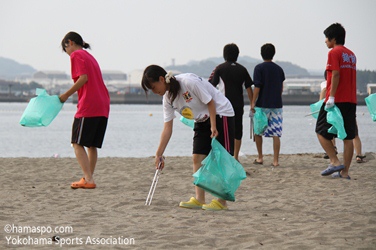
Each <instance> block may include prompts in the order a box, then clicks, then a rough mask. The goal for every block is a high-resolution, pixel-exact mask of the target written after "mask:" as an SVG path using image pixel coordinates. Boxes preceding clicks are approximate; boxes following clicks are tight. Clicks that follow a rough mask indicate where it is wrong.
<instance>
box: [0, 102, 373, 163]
mask: <svg viewBox="0 0 376 250" xmlns="http://www.w3.org/2000/svg"><path fill="white" fill-rule="evenodd" d="M26 106H27V103H0V117H1V123H0V135H1V141H2V143H1V144H0V158H4V157H75V155H74V152H73V148H71V143H70V137H71V127H72V122H73V116H74V114H75V112H76V105H75V104H72V103H66V104H64V106H63V109H62V110H61V111H60V113H59V115H58V116H57V117H56V118H55V120H54V121H53V122H52V123H51V124H50V125H49V126H47V127H38V128H29V127H22V126H21V125H20V124H19V120H20V118H21V115H22V113H23V111H24V110H25V108H26ZM248 108H249V106H248V105H246V106H245V112H244V117H243V139H242V148H241V155H256V154H257V151H256V146H255V143H254V142H253V140H251V139H250V131H249V128H250V126H249V117H248ZM309 113H310V109H309V106H308V105H306V106H284V108H283V132H282V133H283V134H282V137H281V152H280V153H281V154H304V153H321V152H323V149H322V148H321V146H320V144H319V142H318V139H317V136H316V134H315V132H314V129H315V123H316V119H314V118H313V117H312V116H306V115H307V114H309ZM179 118H180V116H179V114H176V119H174V128H173V135H172V137H171V139H170V142H169V145H168V146H167V148H166V151H165V156H190V155H191V153H192V137H193V131H192V129H191V128H189V127H188V126H186V125H184V124H183V123H181V122H180V121H179ZM357 122H358V127H359V136H360V138H361V141H362V145H363V153H366V152H375V151H376V126H375V122H373V121H372V119H371V116H370V114H369V112H368V109H367V107H366V106H358V107H357ZM162 128H163V110H162V105H129V104H117V105H111V111H110V117H109V121H108V127H107V131H106V135H105V139H104V143H103V146H102V149H99V151H98V155H99V157H150V156H154V154H155V151H156V149H157V147H158V143H159V138H160V133H161V131H162ZM263 141H264V145H263V152H264V154H271V153H272V152H273V151H272V139H271V138H264V140H263ZM337 148H338V150H339V152H342V150H343V143H342V142H341V141H340V140H339V139H337Z"/></svg>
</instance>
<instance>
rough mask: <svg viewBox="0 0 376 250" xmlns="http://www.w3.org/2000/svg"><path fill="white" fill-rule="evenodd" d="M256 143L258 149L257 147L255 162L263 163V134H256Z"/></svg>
mask: <svg viewBox="0 0 376 250" xmlns="http://www.w3.org/2000/svg"><path fill="white" fill-rule="evenodd" d="M255 143H256V149H257V159H256V160H255V162H254V163H256V164H257V163H263V160H264V159H263V154H262V136H261V135H255Z"/></svg>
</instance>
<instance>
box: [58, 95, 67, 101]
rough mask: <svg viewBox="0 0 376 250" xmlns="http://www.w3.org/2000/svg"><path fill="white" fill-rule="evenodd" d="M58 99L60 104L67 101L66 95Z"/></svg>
mask: <svg viewBox="0 0 376 250" xmlns="http://www.w3.org/2000/svg"><path fill="white" fill-rule="evenodd" d="M59 99H60V102H61V103H64V102H66V101H67V100H68V97H67V96H66V95H64V94H62V95H60V96H59Z"/></svg>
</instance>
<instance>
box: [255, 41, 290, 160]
mask: <svg viewBox="0 0 376 250" xmlns="http://www.w3.org/2000/svg"><path fill="white" fill-rule="evenodd" d="M274 55H275V47H274V45H273V44H271V43H267V44H264V45H263V46H262V47H261V56H262V59H263V60H264V62H262V63H260V64H258V65H256V67H255V69H254V71H253V79H254V83H255V89H254V95H253V100H252V102H251V109H252V112H255V107H259V108H261V112H264V113H265V115H266V117H267V118H268V126H267V127H266V129H265V130H264V132H263V133H262V134H257V135H256V134H255V142H256V147H257V153H258V157H257V159H255V161H254V162H253V163H254V164H263V153H262V136H265V137H272V138H273V153H274V154H273V163H272V166H273V167H277V166H279V162H278V159H279V151H280V148H281V142H280V137H281V136H282V121H283V117H282V91H283V81H284V80H285V73H284V72H283V69H282V68H281V67H280V66H279V65H277V64H276V63H274V62H273V61H272V60H273V57H274Z"/></svg>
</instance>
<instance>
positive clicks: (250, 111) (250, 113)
mask: <svg viewBox="0 0 376 250" xmlns="http://www.w3.org/2000/svg"><path fill="white" fill-rule="evenodd" d="M254 115H255V114H254V113H253V112H252V110H249V117H250V118H252V117H253V116H254Z"/></svg>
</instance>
